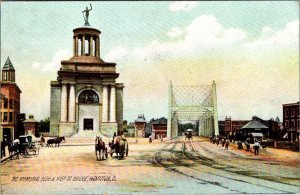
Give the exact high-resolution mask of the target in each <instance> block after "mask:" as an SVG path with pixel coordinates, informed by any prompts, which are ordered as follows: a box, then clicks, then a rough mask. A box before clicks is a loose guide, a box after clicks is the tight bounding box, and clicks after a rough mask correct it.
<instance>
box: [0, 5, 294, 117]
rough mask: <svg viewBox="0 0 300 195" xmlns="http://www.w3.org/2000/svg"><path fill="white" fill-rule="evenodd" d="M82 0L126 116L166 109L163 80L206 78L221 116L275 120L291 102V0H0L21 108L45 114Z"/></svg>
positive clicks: (4, 44)
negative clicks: (120, 90) (120, 89)
mask: <svg viewBox="0 0 300 195" xmlns="http://www.w3.org/2000/svg"><path fill="white" fill-rule="evenodd" d="M90 3H91V4H92V7H93V10H92V11H91V12H90V15H89V23H90V24H91V26H92V27H94V28H97V29H99V30H100V31H101V32H102V33H101V36H100V40H101V41H100V42H101V43H100V44H101V45H100V48H101V49H100V56H101V58H102V59H103V60H104V61H106V62H116V63H117V72H118V73H120V77H119V78H118V79H117V82H120V83H124V85H125V88H124V119H126V120H128V121H133V120H134V119H136V118H137V116H138V114H142V113H143V114H145V117H146V119H147V120H148V121H149V120H150V119H151V118H158V117H162V116H165V117H167V110H168V85H169V83H170V81H172V83H173V85H211V84H212V82H213V80H214V81H215V82H216V85H217V101H218V117H219V120H224V119H225V117H226V116H231V117H232V119H233V120H238V119H244V120H249V119H250V118H251V117H252V116H254V115H256V116H258V117H260V118H262V119H270V118H275V117H276V116H279V118H280V120H282V104H285V103H292V102H297V101H299V3H298V2H297V1H249V2H242V1H232V2H231V1H224V2H220V1H189V2H175V1H174V2H172V1H167V2H158V1H156V2H150V1H147V2H142V1H138V2H112V1H109V2H77V1H76V2H1V67H3V65H4V63H5V61H6V59H7V57H8V56H9V57H10V59H11V62H12V64H13V66H14V67H15V69H16V82H17V84H18V86H19V87H20V89H21V90H22V94H21V112H23V113H26V115H27V116H28V115H29V114H33V115H34V116H35V118H36V119H37V120H41V119H44V118H46V117H49V116H50V81H51V80H56V78H57V71H58V70H59V68H60V61H61V60H68V59H70V58H71V57H72V49H73V48H72V47H73V42H72V41H73V37H72V36H73V31H72V30H73V29H74V28H77V27H80V26H83V24H84V20H83V15H82V11H83V10H84V9H85V7H86V6H89V4H90Z"/></svg>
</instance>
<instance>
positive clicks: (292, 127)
mask: <svg viewBox="0 0 300 195" xmlns="http://www.w3.org/2000/svg"><path fill="white" fill-rule="evenodd" d="M282 109H283V121H282V122H283V127H284V130H285V132H286V133H287V134H286V137H287V138H288V139H289V140H291V141H295V140H299V132H300V112H299V110H300V104H299V102H297V103H289V104H283V105H282Z"/></svg>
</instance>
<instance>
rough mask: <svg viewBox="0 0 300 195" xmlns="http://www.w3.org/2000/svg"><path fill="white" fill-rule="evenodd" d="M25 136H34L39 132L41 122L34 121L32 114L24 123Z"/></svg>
mask: <svg viewBox="0 0 300 195" xmlns="http://www.w3.org/2000/svg"><path fill="white" fill-rule="evenodd" d="M24 128H25V134H26V135H28V134H33V135H35V134H36V133H38V132H39V122H38V121H37V120H35V119H34V116H33V115H32V114H30V115H29V118H28V119H26V120H25V121H24Z"/></svg>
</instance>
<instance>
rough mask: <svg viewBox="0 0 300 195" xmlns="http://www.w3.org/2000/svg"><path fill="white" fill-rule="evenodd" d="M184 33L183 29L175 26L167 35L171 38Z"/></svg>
mask: <svg viewBox="0 0 300 195" xmlns="http://www.w3.org/2000/svg"><path fill="white" fill-rule="evenodd" d="M182 34H183V30H181V29H180V28H178V27H174V28H172V29H171V30H170V31H169V32H167V35H168V36H169V37H171V38H176V37H179V36H180V35H182Z"/></svg>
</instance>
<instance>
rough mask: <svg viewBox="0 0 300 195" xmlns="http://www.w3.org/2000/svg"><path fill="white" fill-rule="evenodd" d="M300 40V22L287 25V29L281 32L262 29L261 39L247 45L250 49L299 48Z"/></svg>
mask: <svg viewBox="0 0 300 195" xmlns="http://www.w3.org/2000/svg"><path fill="white" fill-rule="evenodd" d="M297 40H299V20H295V21H292V22H289V23H287V24H286V26H285V28H284V29H282V30H280V31H277V32H276V31H274V30H273V29H271V28H269V27H264V28H263V29H262V32H261V35H260V37H259V38H257V39H256V40H254V41H253V42H250V43H247V44H246V47H248V48H254V47H256V48H262V49H263V48H269V47H277V48H278V47H290V46H291V45H294V46H296V47H297V48H298V42H299V41H297Z"/></svg>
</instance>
